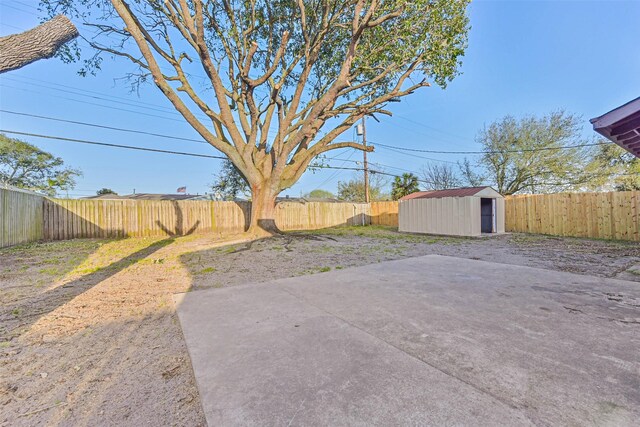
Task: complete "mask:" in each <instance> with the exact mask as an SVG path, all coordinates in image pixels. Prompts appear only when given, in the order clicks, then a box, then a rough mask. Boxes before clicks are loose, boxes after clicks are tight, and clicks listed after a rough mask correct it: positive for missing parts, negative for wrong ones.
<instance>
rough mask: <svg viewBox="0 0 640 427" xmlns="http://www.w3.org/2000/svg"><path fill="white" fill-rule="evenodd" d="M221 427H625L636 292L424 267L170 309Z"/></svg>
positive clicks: (633, 371) (313, 278)
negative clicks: (174, 311)
mask: <svg viewBox="0 0 640 427" xmlns="http://www.w3.org/2000/svg"><path fill="white" fill-rule="evenodd" d="M176 304H177V307H178V315H179V317H180V321H181V324H182V328H183V331H184V335H185V338H186V342H187V346H188V349H189V353H190V356H191V360H192V363H193V368H194V371H195V376H196V380H197V383H198V388H199V391H200V398H201V400H202V404H203V407H204V411H205V414H206V417H207V421H208V423H209V425H211V426H221V425H224V426H226V425H434V424H437V425H442V424H447V425H452V424H456V425H498V424H501V425H530V424H537V425H540V424H542V425H545V424H553V425H567V424H572V425H633V424H634V423H635V421H634V420H636V421H637V420H638V419H640V351H639V350H638V349H640V287H638V284H637V283H634V282H626V281H621V280H613V279H603V278H596V277H590V276H581V275H576V274H570V273H563V272H557V271H550V270H542V269H535V268H529V267H521V266H514V265H505V264H498V263H490V262H483V261H474V260H468V259H460V258H453V257H443V256H435V255H431V256H425V257H420V258H411V259H404V260H399V261H391V262H385V263H379V264H373V265H369V266H365V267H358V268H351V269H346V270H339V271H332V272H329V273H323V274H316V275H309V276H301V277H296V278H290V279H283V280H276V281H273V282H268V283H262V284H250V285H244V286H237V287H230V288H223V289H212V290H205V291H197V292H190V293H186V294H181V295H177V296H176Z"/></svg>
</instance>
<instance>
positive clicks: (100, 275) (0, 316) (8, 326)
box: [0, 203, 200, 342]
mask: <svg viewBox="0 0 640 427" xmlns="http://www.w3.org/2000/svg"><path fill="white" fill-rule="evenodd" d="M174 206H175V209H176V224H175V227H173V230H171V229H170V228H169V227H167V226H165V225H164V224H162V223H160V222H159V221H158V225H160V227H161V228H162V230H163V231H164V232H165V233H166V234H167V235H168V236H167V237H166V238H164V239H162V240H157V241H154V242H152V243H150V244H149V245H147V246H145V247H143V248H142V249H139V250H137V251H135V252H133V253H131V254H129V255H127V256H124V257H122V258H120V259H118V260H117V261H114V262H112V263H111V264H109V265H108V266H106V267H101V268H100V267H98V268H96V269H95V270H94V271H91V272H89V273H88V274H84V275H81V276H80V277H78V278H76V279H74V280H71V281H69V282H66V283H63V284H61V285H59V286H54V287H52V288H50V289H48V290H46V291H45V292H38V293H35V294H31V295H28V296H26V297H24V298H17V299H12V300H10V301H7V302H6V303H5V304H4V305H3V307H2V310H1V311H0V324H2V327H0V342H2V341H9V340H11V339H13V338H15V337H17V336H19V335H21V334H22V333H23V332H24V331H26V330H27V329H28V327H29V326H31V325H33V324H34V323H36V322H37V321H38V320H39V319H40V318H41V317H43V316H46V315H47V314H49V313H51V312H53V311H54V310H56V309H58V308H59V307H62V306H64V305H65V304H67V303H68V302H69V301H71V300H73V299H74V298H76V297H77V296H79V295H81V294H82V293H84V292H86V291H88V290H89V289H91V288H93V287H94V286H96V285H98V284H100V283H101V282H103V281H105V280H107V279H109V278H110V277H112V276H114V275H116V274H118V273H120V272H121V271H123V270H125V269H127V268H128V267H130V266H132V265H134V264H136V263H137V262H139V261H141V260H143V259H145V258H148V257H150V256H151V255H153V254H154V253H155V252H157V251H159V250H161V249H162V248H164V247H166V246H168V245H170V244H171V243H173V242H174V241H175V239H176V237H178V236H187V235H190V234H192V233H194V232H195V231H196V229H197V227H198V226H199V224H200V222H199V221H197V222H196V223H195V224H194V225H193V226H192V227H191V228H190V229H189V230H187V231H186V232H185V231H184V230H183V214H182V211H181V209H180V207H179V205H178V204H177V203H175V204H174ZM48 244H51V243H48ZM89 256H90V254H88V255H87V258H88V257H89ZM71 270H73V269H70V271H71ZM31 285H33V284H31ZM25 286H29V285H25Z"/></svg>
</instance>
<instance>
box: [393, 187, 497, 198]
mask: <svg viewBox="0 0 640 427" xmlns="http://www.w3.org/2000/svg"><path fill="white" fill-rule="evenodd" d="M486 189H489V190H491V191H492V192H495V193H497V192H496V191H495V190H494V189H493V188H491V187H488V186H485V187H465V188H451V189H448V190H433V191H418V192H415V193H411V194H407V195H406V196H404V197H402V198H401V199H400V200H411V199H439V198H442V197H469V196H475V195H477V194H478V193H480V192H482V191H484V190H486Z"/></svg>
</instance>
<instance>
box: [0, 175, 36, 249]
mask: <svg viewBox="0 0 640 427" xmlns="http://www.w3.org/2000/svg"><path fill="white" fill-rule="evenodd" d="M44 200H45V198H44V196H41V195H39V194H36V193H31V192H29V191H24V190H19V189H17V188H13V187H0V248H2V247H5V246H12V245H17V244H20V243H26V242H34V241H37V240H42V239H43V238H44V221H43V216H42V207H43V201H44Z"/></svg>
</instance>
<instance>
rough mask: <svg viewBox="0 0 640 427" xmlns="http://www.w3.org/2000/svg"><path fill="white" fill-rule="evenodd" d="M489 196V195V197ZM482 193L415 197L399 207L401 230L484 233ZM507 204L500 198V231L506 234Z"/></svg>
mask: <svg viewBox="0 0 640 427" xmlns="http://www.w3.org/2000/svg"><path fill="white" fill-rule="evenodd" d="M485 197H486V196H485ZM480 199H481V197H478V196H469V197H443V198H438V199H435V198H434V199H412V200H405V201H401V202H400V204H399V206H398V231H402V232H408V233H424V234H443V235H448V236H471V237H475V236H480V235H482V231H481V230H482V229H481V218H480ZM504 215H505V205H504V199H503V198H502V197H499V198H496V222H497V230H496V231H497V233H504V231H505V226H504V218H505V216H504Z"/></svg>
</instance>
